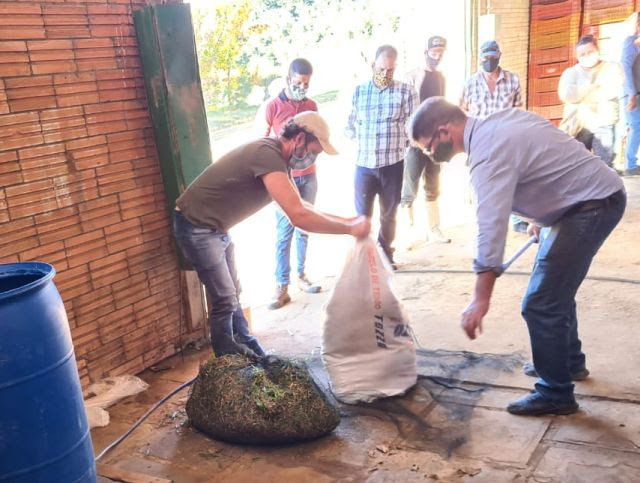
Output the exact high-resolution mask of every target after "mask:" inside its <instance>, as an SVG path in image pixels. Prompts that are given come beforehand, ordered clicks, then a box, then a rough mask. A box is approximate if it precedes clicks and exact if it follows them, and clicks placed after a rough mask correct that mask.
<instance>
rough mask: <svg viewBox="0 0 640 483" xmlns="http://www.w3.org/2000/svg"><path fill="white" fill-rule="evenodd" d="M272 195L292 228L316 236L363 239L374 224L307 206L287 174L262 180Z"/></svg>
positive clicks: (272, 175)
mask: <svg viewBox="0 0 640 483" xmlns="http://www.w3.org/2000/svg"><path fill="white" fill-rule="evenodd" d="M262 182H263V183H264V185H265V187H266V188H267V191H268V192H269V195H271V197H272V198H273V200H274V201H275V202H276V203H278V205H280V208H282V211H284V212H285V214H286V215H287V217H288V218H289V221H290V222H291V224H292V225H294V226H296V227H298V228H300V229H301V230H304V231H310V232H314V233H332V234H346V235H353V236H355V237H357V238H364V237H366V236H368V235H369V231H370V230H371V224H370V221H369V219H368V218H366V217H364V216H359V217H355V218H342V217H339V216H333V215H327V214H324V213H321V212H320V211H318V210H316V209H315V208H314V207H313V205H310V204H308V203H304V202H303V200H302V199H301V198H300V195H299V194H298V191H297V190H296V188H295V186H294V185H293V183H292V182H291V180H290V179H289V176H287V174H286V173H283V172H281V171H274V172H271V173H267V174H265V175H263V176H262Z"/></svg>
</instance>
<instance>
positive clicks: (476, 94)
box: [460, 40, 522, 118]
mask: <svg viewBox="0 0 640 483" xmlns="http://www.w3.org/2000/svg"><path fill="white" fill-rule="evenodd" d="M500 55H501V53H500V47H499V46H498V42H496V41H495V40H489V41H487V42H484V43H483V44H482V45H481V46H480V65H481V66H482V69H481V70H479V71H478V72H476V73H475V74H474V75H472V76H471V77H470V78H469V80H468V81H467V83H466V85H465V86H464V90H463V91H462V98H461V99H460V108H461V109H462V110H463V111H465V112H466V113H467V114H468V115H469V116H473V117H480V118H485V117H487V116H488V115H490V114H493V113H494V112H498V111H501V110H502V109H508V108H510V107H522V96H521V94H520V79H519V78H518V76H517V74H514V73H513V72H509V71H508V70H505V69H503V68H502V67H500V65H499V63H500Z"/></svg>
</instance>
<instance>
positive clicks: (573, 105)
mask: <svg viewBox="0 0 640 483" xmlns="http://www.w3.org/2000/svg"><path fill="white" fill-rule="evenodd" d="M576 59H577V60H578V63H577V64H576V65H574V66H572V67H569V68H568V69H566V70H565V71H564V72H563V73H562V75H561V76H560V82H559V83H558V97H559V98H560V100H561V101H562V102H564V113H563V116H562V117H563V119H562V123H561V124H560V129H562V130H563V131H565V132H566V133H567V134H569V135H570V136H573V137H575V138H576V139H577V140H578V141H580V142H582V143H583V144H584V145H585V146H586V148H587V149H589V150H593V154H595V155H596V156H599V157H600V159H602V161H604V163H605V164H606V165H607V166H611V167H612V166H613V159H614V157H615V150H614V148H615V140H616V124H617V123H618V119H619V117H620V108H619V103H620V100H619V98H620V91H621V84H622V70H621V69H620V66H619V65H618V64H617V63H616V62H607V61H603V60H601V59H600V50H599V48H598V44H597V41H596V39H595V38H594V37H593V35H583V36H582V37H580V40H578V43H577V44H576Z"/></svg>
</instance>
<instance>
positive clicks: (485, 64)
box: [480, 58, 500, 72]
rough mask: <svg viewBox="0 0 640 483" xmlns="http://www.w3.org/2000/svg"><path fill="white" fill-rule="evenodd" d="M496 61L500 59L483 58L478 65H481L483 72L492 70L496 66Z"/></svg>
mask: <svg viewBox="0 0 640 483" xmlns="http://www.w3.org/2000/svg"><path fill="white" fill-rule="evenodd" d="M498 62H500V59H493V58H488V59H485V60H483V61H482V63H481V64H480V65H482V68H483V69H484V71H485V72H493V71H494V70H496V67H498Z"/></svg>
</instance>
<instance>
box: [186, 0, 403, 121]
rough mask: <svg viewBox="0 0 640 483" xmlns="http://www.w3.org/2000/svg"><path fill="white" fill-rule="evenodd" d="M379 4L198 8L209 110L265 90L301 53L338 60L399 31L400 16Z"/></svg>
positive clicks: (272, 2)
mask: <svg viewBox="0 0 640 483" xmlns="http://www.w3.org/2000/svg"><path fill="white" fill-rule="evenodd" d="M379 3H380V0H241V1H234V2H229V3H223V4H218V5H217V6H215V7H207V8H205V9H196V10H195V11H194V29H195V33H196V41H197V44H198V56H199V60H200V71H201V76H202V85H203V90H204V93H205V98H206V99H207V103H208V106H209V108H213V109H215V108H220V107H222V106H226V107H234V106H238V105H240V104H242V103H243V102H244V101H245V100H246V97H247V95H248V94H249V92H250V91H251V88H252V86H262V87H263V88H265V89H266V86H267V85H268V83H269V82H270V81H271V80H272V79H273V78H274V77H276V76H279V75H282V73H283V72H282V71H283V69H284V67H285V66H286V65H287V64H288V63H289V62H290V61H291V60H292V59H293V58H295V57H298V56H300V55H301V53H304V55H305V56H306V55H310V54H307V53H309V52H316V51H318V49H325V51H326V50H328V51H335V52H336V53H337V54H338V55H339V54H340V52H341V50H342V49H344V48H346V47H347V46H348V45H360V44H362V42H363V41H366V40H368V39H371V38H372V37H373V36H374V35H376V34H378V33H380V32H385V31H395V30H397V28H398V20H399V17H397V16H394V15H389V14H388V13H387V12H385V11H380V9H378V8H374V4H379ZM360 54H361V55H362V56H363V57H366V55H365V54H364V53H363V52H360ZM358 57H360V56H358Z"/></svg>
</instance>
